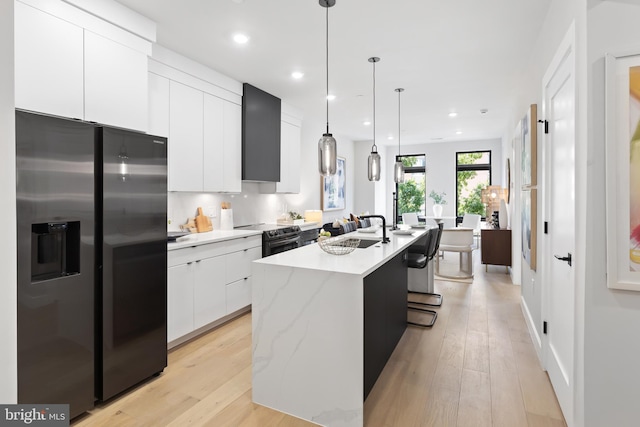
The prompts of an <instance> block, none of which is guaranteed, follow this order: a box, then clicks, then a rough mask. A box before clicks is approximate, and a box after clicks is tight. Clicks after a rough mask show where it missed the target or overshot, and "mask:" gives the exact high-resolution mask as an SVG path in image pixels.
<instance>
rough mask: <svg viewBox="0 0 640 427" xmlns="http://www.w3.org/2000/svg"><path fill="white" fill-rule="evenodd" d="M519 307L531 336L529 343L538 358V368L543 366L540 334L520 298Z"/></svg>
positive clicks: (525, 303)
mask: <svg viewBox="0 0 640 427" xmlns="http://www.w3.org/2000/svg"><path fill="white" fill-rule="evenodd" d="M520 307H522V314H523V315H524V321H525V323H526V324H527V329H528V330H529V335H531V341H532V342H533V347H534V348H535V349H536V355H537V356H538V361H539V362H540V366H544V365H543V363H542V339H541V337H540V333H538V329H537V328H536V325H535V323H534V321H533V318H532V317H531V312H529V307H527V302H526V301H525V299H524V298H523V297H522V296H521V297H520Z"/></svg>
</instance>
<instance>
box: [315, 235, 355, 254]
mask: <svg viewBox="0 0 640 427" xmlns="http://www.w3.org/2000/svg"><path fill="white" fill-rule="evenodd" d="M359 244H360V239H354V238H352V237H349V238H345V237H332V238H330V239H325V240H321V241H319V242H318V246H320V249H322V250H323V251H325V252H326V253H328V254H331V255H346V254H350V253H351V252H353V251H354V250H355V249H356V248H357V247H358V245H359Z"/></svg>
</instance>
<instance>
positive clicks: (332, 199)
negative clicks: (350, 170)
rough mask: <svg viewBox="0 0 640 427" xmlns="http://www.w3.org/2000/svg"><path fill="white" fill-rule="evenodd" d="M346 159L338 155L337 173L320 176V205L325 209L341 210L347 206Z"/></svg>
mask: <svg viewBox="0 0 640 427" xmlns="http://www.w3.org/2000/svg"><path fill="white" fill-rule="evenodd" d="M345 163H346V160H345V159H344V157H338V167H337V169H336V174H335V175H331V176H321V177H320V206H322V210H323V211H339V210H343V209H344V208H345V207H346V200H347V199H346V179H347V174H346V169H345Z"/></svg>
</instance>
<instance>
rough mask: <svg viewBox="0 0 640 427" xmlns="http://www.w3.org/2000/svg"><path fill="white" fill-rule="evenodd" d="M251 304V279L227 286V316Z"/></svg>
mask: <svg viewBox="0 0 640 427" xmlns="http://www.w3.org/2000/svg"><path fill="white" fill-rule="evenodd" d="M250 304H251V277H247V278H246V279H240V280H238V281H235V282H233V283H229V284H228V285H227V314H230V313H233V312H234V311H236V310H240V309H241V308H243V307H246V306H248V305H250Z"/></svg>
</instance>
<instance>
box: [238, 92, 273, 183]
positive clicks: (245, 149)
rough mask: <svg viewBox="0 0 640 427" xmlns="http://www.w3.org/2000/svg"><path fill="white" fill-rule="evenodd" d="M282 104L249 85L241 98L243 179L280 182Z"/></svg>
mask: <svg viewBox="0 0 640 427" xmlns="http://www.w3.org/2000/svg"><path fill="white" fill-rule="evenodd" d="M280 112H281V101H280V98H276V97H275V96H273V95H270V94H268V93H267V92H264V91H262V90H260V89H258V88H257V87H255V86H252V85H250V84H248V83H244V84H243V95H242V179H243V180H244V181H260V182H265V181H266V182H278V181H280Z"/></svg>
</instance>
